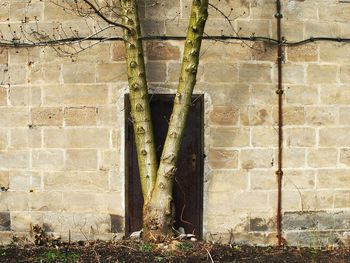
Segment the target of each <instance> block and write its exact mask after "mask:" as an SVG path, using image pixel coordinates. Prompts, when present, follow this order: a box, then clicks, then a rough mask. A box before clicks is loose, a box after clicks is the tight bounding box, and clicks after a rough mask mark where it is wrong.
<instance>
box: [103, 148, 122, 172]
mask: <svg viewBox="0 0 350 263" xmlns="http://www.w3.org/2000/svg"><path fill="white" fill-rule="evenodd" d="M101 154H102V159H101V162H100V166H99V169H100V170H101V171H107V170H115V169H117V168H118V167H120V165H121V163H120V153H119V151H118V150H104V151H102V152H101Z"/></svg>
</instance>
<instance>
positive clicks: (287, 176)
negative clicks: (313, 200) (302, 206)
mask: <svg viewBox="0 0 350 263" xmlns="http://www.w3.org/2000/svg"><path fill="white" fill-rule="evenodd" d="M315 184H316V172H315V171H313V170H307V169H303V170H296V169H295V170H294V169H286V170H285V171H284V175H283V189H284V190H289V191H291V190H297V191H299V190H310V189H314V188H315Z"/></svg>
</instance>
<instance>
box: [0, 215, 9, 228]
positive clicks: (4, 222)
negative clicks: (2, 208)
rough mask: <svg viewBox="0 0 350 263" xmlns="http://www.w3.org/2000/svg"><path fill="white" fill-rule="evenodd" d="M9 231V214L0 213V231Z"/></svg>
mask: <svg viewBox="0 0 350 263" xmlns="http://www.w3.org/2000/svg"><path fill="white" fill-rule="evenodd" d="M10 230H11V217H10V213H9V212H0V231H10Z"/></svg>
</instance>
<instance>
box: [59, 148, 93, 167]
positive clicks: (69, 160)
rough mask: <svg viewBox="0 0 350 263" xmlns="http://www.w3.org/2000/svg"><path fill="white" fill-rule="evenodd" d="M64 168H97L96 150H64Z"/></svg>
mask: <svg viewBox="0 0 350 263" xmlns="http://www.w3.org/2000/svg"><path fill="white" fill-rule="evenodd" d="M66 169H67V170H76V171H89V170H90V171H95V170H97V151H96V150H66Z"/></svg>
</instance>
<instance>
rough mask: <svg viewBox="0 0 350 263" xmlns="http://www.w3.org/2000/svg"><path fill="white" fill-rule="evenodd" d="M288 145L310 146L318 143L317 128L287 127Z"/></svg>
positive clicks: (286, 138) (286, 143) (286, 137)
mask: <svg viewBox="0 0 350 263" xmlns="http://www.w3.org/2000/svg"><path fill="white" fill-rule="evenodd" d="M285 145H286V146H287V147H310V146H315V145H316V130H315V129H312V128H286V129H285Z"/></svg>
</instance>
